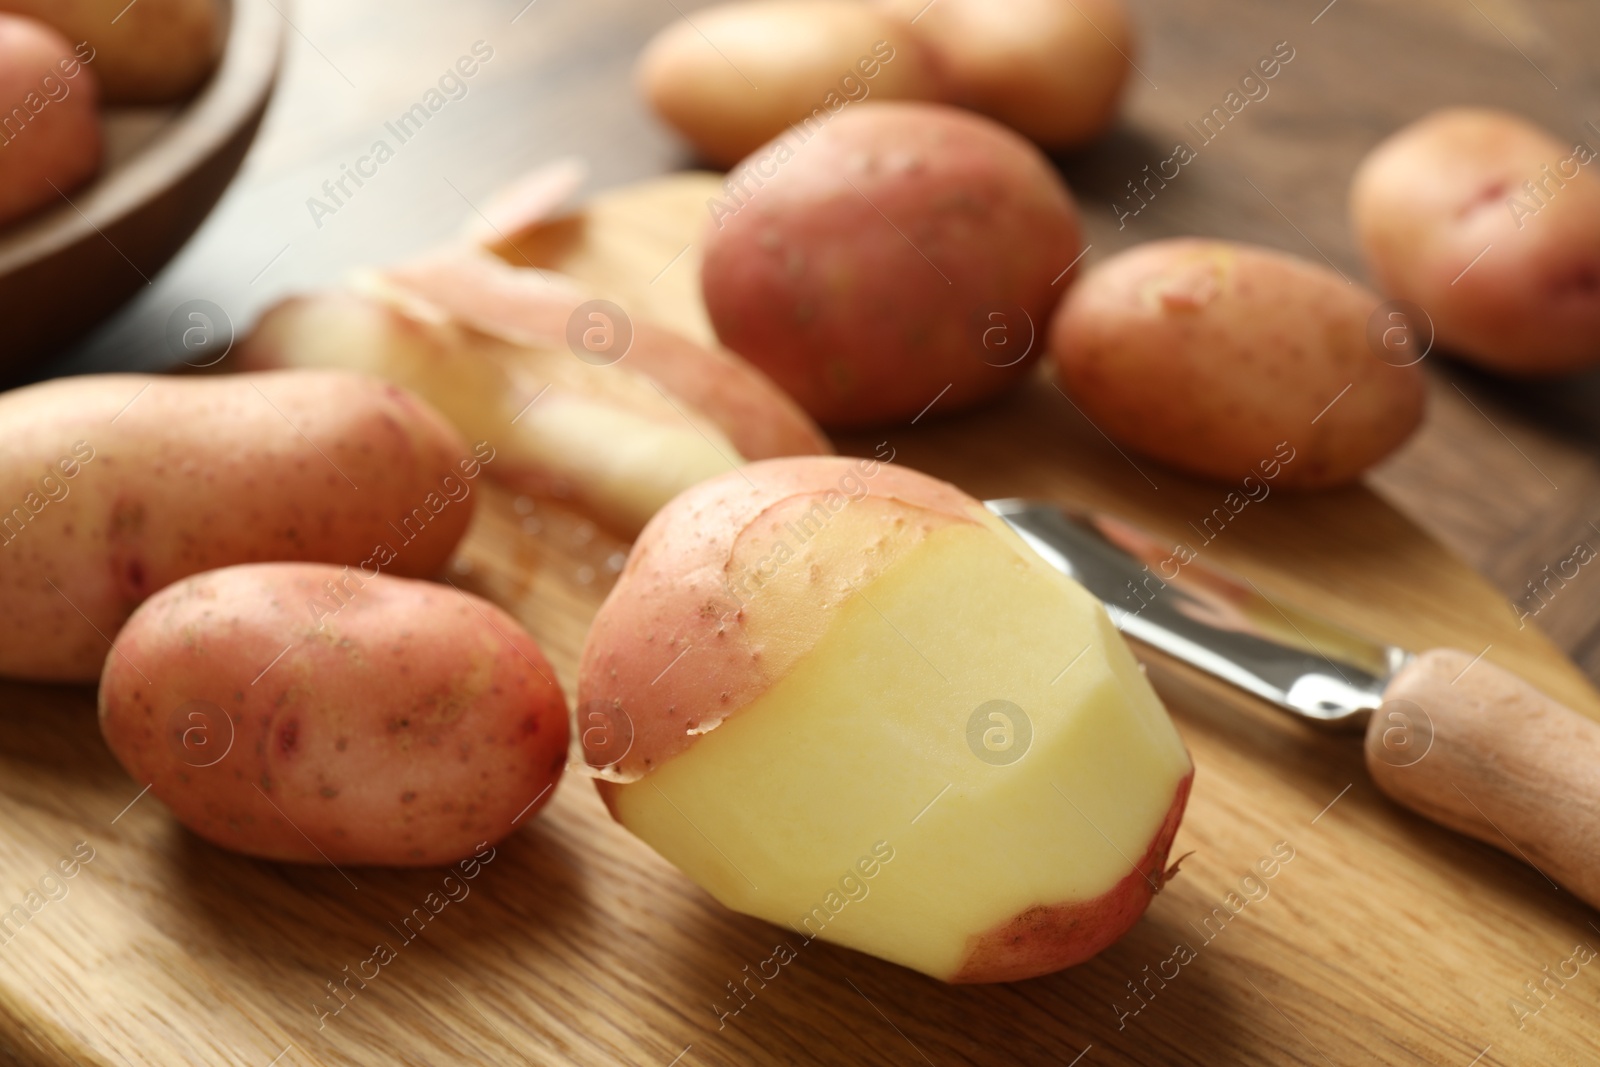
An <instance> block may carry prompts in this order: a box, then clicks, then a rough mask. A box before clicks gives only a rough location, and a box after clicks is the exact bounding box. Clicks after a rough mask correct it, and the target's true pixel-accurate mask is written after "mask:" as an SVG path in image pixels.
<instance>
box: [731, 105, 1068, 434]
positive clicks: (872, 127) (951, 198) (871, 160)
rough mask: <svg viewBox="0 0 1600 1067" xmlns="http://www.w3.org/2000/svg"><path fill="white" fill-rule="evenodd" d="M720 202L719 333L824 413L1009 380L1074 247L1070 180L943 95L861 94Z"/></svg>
mask: <svg viewBox="0 0 1600 1067" xmlns="http://www.w3.org/2000/svg"><path fill="white" fill-rule="evenodd" d="M763 152H765V150H761V151H758V152H757V153H756V155H755V156H754V157H752V158H753V159H756V160H759V159H762V158H764V157H763ZM768 170H770V171H771V175H770V176H766V175H767V172H768ZM741 190H742V192H741ZM711 214H712V219H713V222H712V224H711V226H710V228H709V230H708V235H707V246H706V252H705V264H704V270H703V278H702V286H703V290H704V295H705V301H706V308H707V310H708V311H709V312H710V315H711V321H712V324H713V325H714V326H715V328H716V331H717V336H718V338H719V339H720V340H721V341H722V343H723V344H725V345H727V346H728V347H729V348H731V349H733V350H734V351H735V352H737V353H739V354H740V355H742V356H744V357H745V358H746V359H748V360H750V361H751V362H752V363H754V364H755V365H756V366H757V367H759V368H761V369H762V370H764V371H765V372H766V373H767V374H768V376H769V377H771V378H772V379H773V380H774V381H775V382H777V383H778V384H779V385H780V386H782V387H783V388H784V389H785V390H787V391H788V392H789V394H790V395H791V396H793V397H794V398H795V399H796V400H797V401H799V403H800V406H801V407H803V408H805V409H806V411H808V412H810V414H811V415H812V416H813V417H814V418H816V419H817V420H818V421H819V422H820V423H822V424H823V425H824V426H845V427H850V426H863V425H871V424H885V423H894V422H903V421H906V420H909V419H912V418H914V417H916V416H917V415H918V413H919V412H921V411H923V410H924V409H925V408H927V407H928V406H929V405H930V404H932V403H933V401H934V400H935V399H936V398H937V399H938V408H937V411H938V412H939V413H947V412H952V411H957V410H960V409H962V408H964V407H969V406H971V405H973V404H975V403H978V402H980V401H982V400H985V399H987V398H989V397H992V396H994V395H996V394H997V393H999V392H1001V391H1003V390H1005V389H1007V388H1009V387H1010V386H1012V385H1014V384H1015V383H1016V382H1017V381H1019V380H1020V379H1021V378H1022V377H1023V376H1024V375H1025V374H1026V373H1027V371H1028V368H1029V366H1030V365H1031V364H1032V362H1033V361H1034V360H1035V359H1037V358H1038V356H1039V355H1040V353H1041V352H1042V351H1043V349H1044V344H1043V337H1042V334H1043V332H1044V330H1045V327H1046V325H1047V323H1048V321H1049V316H1050V313H1051V310H1052V309H1053V308H1054V306H1055V304H1056V302H1057V300H1058V299H1059V298H1060V296H1061V293H1062V290H1063V289H1064V288H1065V287H1066V285H1067V284H1069V280H1068V279H1067V278H1066V277H1065V272H1066V271H1067V268H1068V267H1069V266H1071V265H1072V263H1073V261H1074V260H1075V259H1076V258H1077V256H1078V250H1079V229H1078V216H1077V209H1076V208H1075V206H1074V204H1073V200H1072V195H1071V193H1069V192H1068V191H1067V187H1066V186H1065V185H1064V184H1063V183H1062V181H1061V179H1060V177H1059V176H1058V175H1057V174H1056V172H1055V170H1054V169H1053V168H1052V167H1051V166H1050V163H1049V161H1048V160H1047V159H1045V157H1044V156H1043V155H1042V154H1041V153H1040V152H1039V150H1038V149H1037V148H1035V147H1034V146H1033V145H1031V144H1029V143H1028V142H1027V141H1025V140H1023V139H1022V138H1021V137H1019V136H1017V135H1016V134H1015V133H1012V132H1011V131H1010V130H1007V129H1006V128H1004V127H1003V126H1000V125H998V124H996V123H994V122H992V121H990V120H988V119H985V118H983V117H981V116H979V115H974V114H972V113H971V112H967V111H962V110H959V109H957V108H949V107H943V106H940V105H936V104H904V103H902V104H870V103H869V104H863V105H861V106H859V107H854V108H851V109H849V110H847V111H845V112H844V113H842V114H841V115H840V116H839V117H838V118H836V119H835V120H834V121H833V122H832V123H831V124H830V125H828V126H827V127H826V128H825V129H823V130H822V131H821V132H820V133H819V134H817V135H816V136H815V137H814V138H813V139H812V140H811V141H810V142H809V143H807V144H805V145H804V146H803V147H802V148H800V149H799V150H798V151H795V152H793V153H791V154H790V156H789V157H781V158H780V159H779V161H778V164H777V166H776V168H775V169H773V168H767V169H766V170H763V169H761V168H760V167H757V166H753V165H752V166H745V167H740V168H735V170H734V172H733V174H732V175H730V178H729V183H728V196H727V199H726V200H724V201H719V202H717V203H714V204H713V205H712V208H711ZM947 387H948V389H947Z"/></svg>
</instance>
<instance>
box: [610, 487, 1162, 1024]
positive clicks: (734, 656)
mask: <svg viewBox="0 0 1600 1067" xmlns="http://www.w3.org/2000/svg"><path fill="white" fill-rule="evenodd" d="M1074 657H1077V658H1076V659H1074ZM578 701H579V715H580V721H581V722H583V723H584V724H586V729H585V731H584V735H583V740H584V745H585V754H586V757H587V758H588V759H589V761H590V763H591V764H592V765H594V766H598V767H601V768H602V774H603V778H602V780H601V781H600V782H599V783H598V784H599V787H600V792H601V795H602V796H603V797H604V799H605V801H606V804H607V805H608V807H609V808H610V810H611V812H612V814H613V815H614V816H615V817H616V818H617V820H618V821H620V822H621V823H622V824H623V825H624V826H626V827H628V829H629V830H631V831H632V832H633V833H635V834H637V835H638V836H639V837H641V838H642V839H643V840H644V841H645V842H646V843H648V844H649V845H650V846H651V847H652V848H654V849H655V850H656V851H657V852H659V853H660V854H661V855H662V856H664V857H665V858H666V859H668V860H670V861H671V862H672V863H674V864H676V865H677V866H678V867H679V868H681V869H682V870H683V871H684V873H686V874H687V875H688V876H689V877H690V878H692V879H693V880H694V881H695V882H696V883H698V884H699V885H701V886H702V887H704V888H705V889H706V890H707V891H709V892H710V893H711V894H712V895H713V896H715V897H716V898H717V899H718V900H720V901H722V902H723V903H724V904H726V905H727V906H728V907H730V908H733V909H735V910H737V911H741V912H744V913H746V914H749V915H755V916H758V917H760V918H764V919H767V920H769V921H771V922H773V923H777V924H780V925H784V926H785V927H786V928H787V929H786V934H787V933H788V932H792V933H794V934H798V935H799V936H800V937H802V938H805V939H806V940H807V941H809V940H811V939H812V938H816V937H821V938H822V939H823V940H827V941H833V942H837V943H839V944H843V945H848V946H850V947H852V948H856V949H859V950H861V951H863V952H869V953H872V954H873V955H876V956H880V957H882V958H884V959H888V960H893V961H895V962H897V963H900V964H903V965H905V966H907V967H912V968H915V969H917V970H919V971H922V972H924V973H926V974H929V975H932V976H933V977H935V978H940V979H943V980H946V981H963V982H988V981H1005V980H1011V979H1017V978H1025V977H1030V976H1033V975H1038V974H1044V973H1047V972H1049V971H1054V970H1058V969H1060V968H1062V967H1065V966H1070V965H1072V964H1074V963H1078V962H1081V961H1082V960H1085V959H1087V958H1089V957H1090V956H1092V955H1094V954H1095V953H1096V952H1099V951H1100V950H1101V949H1103V948H1105V947H1106V946H1107V945H1109V944H1111V943H1112V942H1113V941H1115V940H1116V939H1117V938H1118V937H1120V936H1121V935H1122V934H1123V933H1125V932H1126V931H1127V930H1128V929H1129V928H1130V927H1131V926H1132V925H1133V924H1134V923H1135V922H1137V921H1138V918H1139V916H1140V915H1141V914H1142V913H1143V911H1144V909H1145V906H1146V905H1147V904H1148V903H1149V900H1150V896H1151V892H1152V889H1153V888H1154V887H1155V886H1158V885H1160V884H1161V880H1162V879H1163V876H1164V871H1165V869H1166V857H1167V853H1168V849H1169V848H1170V847H1171V845H1172V840H1173V836H1174V834H1175V833H1176V831H1177V827H1178V822H1179V819H1180V818H1181V816H1182V812H1183V807H1184V802H1185V799H1186V798H1187V796H1188V791H1189V783H1190V780H1191V778H1192V775H1193V765H1192V763H1191V762H1190V760H1189V756H1188V753H1187V752H1186V751H1185V749H1184V746H1183V743H1182V741H1181V740H1180V739H1179V737H1178V734H1177V732H1176V730H1174V728H1173V726H1172V723H1171V721H1170V720H1169V719H1168V718H1167V715H1166V712H1165V710H1164V709H1163V708H1162V706H1161V704H1160V702H1159V701H1158V700H1157V698H1156V695H1155V693H1154V692H1153V691H1152V690H1151V688H1150V686H1149V684H1148V683H1147V682H1146V681H1145V678H1144V676H1143V674H1142V673H1141V671H1140V669H1139V666H1138V664H1137V663H1136V661H1135V660H1134V658H1133V656H1132V654H1131V653H1130V652H1129V650H1128V647H1127V645H1126V644H1124V643H1123V640H1122V638H1121V636H1120V635H1119V634H1118V633H1117V631H1116V628H1115V627H1114V626H1113V625H1112V624H1111V621H1110V619H1109V617H1108V616H1107V614H1106V611H1105V609H1104V608H1103V607H1102V606H1101V605H1100V603H1099V602H1098V601H1096V600H1095V599H1094V598H1093V597H1092V596H1091V595H1090V594H1089V593H1088V592H1087V591H1086V590H1084V589H1083V588H1082V587H1080V586H1078V585H1077V584H1076V583H1074V582H1072V581H1071V580H1070V579H1068V578H1066V577H1065V576H1063V575H1062V574H1061V573H1060V572H1059V571H1057V570H1055V569H1054V568H1053V567H1051V566H1050V565H1049V564H1047V563H1045V562H1044V561H1043V560H1042V559H1040V558H1039V557H1038V556H1037V555H1035V554H1034V552H1033V551H1032V550H1031V549H1029V548H1028V547H1027V546H1026V545H1025V544H1024V543H1023V542H1022V541H1021V540H1020V539H1019V538H1018V537H1017V536H1016V535H1015V534H1014V533H1012V532H1011V530H1010V529H1009V528H1008V527H1007V526H1006V525H1005V524H1004V523H1003V522H1001V521H1000V520H999V519H997V518H995V517H994V516H992V515H990V514H989V513H988V512H987V511H986V510H985V509H984V508H983V506H982V505H981V504H979V503H978V502H977V501H976V500H973V499H971V498H970V497H968V496H966V495H965V494H963V493H962V492H960V491H959V490H957V489H956V488H954V487H953V486H950V485H946V484H945V483H943V482H939V481H936V480H934V479H932V478H929V477H927V476H925V475H921V474H918V473H916V472H914V471H911V470H908V469H905V468H902V467H895V466H892V465H889V464H885V463H880V462H877V461H876V460H852V459H844V458H831V457H829V458H822V457H810V458H797V459H779V460H768V461H766V462H762V463H754V464H751V465H749V466H747V467H745V468H744V469H743V470H742V471H740V472H737V473H731V474H727V475H723V476H720V477H718V478H716V479H714V480H712V481H709V482H706V483H704V484H702V485H699V486H696V487H695V488H693V489H691V490H689V491H688V492H686V493H684V494H683V495H682V496H680V497H678V498H677V499H676V500H674V501H673V502H672V503H671V504H669V505H668V506H667V507H666V508H665V509H664V510H663V511H661V512H660V513H659V514H658V515H657V516H656V517H655V519H653V520H652V521H651V523H650V525H649V526H648V527H647V528H646V529H645V531H644V533H643V534H642V535H641V537H640V538H639V541H638V543H637V544H636V545H635V546H634V550H633V553H632V555H631V556H630V558H629V560H628V564H627V566H626V568H625V569H624V570H623V573H622V575H621V577H620V579H619V580H618V583H617V585H616V587H615V588H614V589H613V591H612V593H611V595H610V596H609V597H608V598H607V600H606V602H605V604H604V605H603V606H602V607H601V609H600V613H599V615H598V616H597V617H596V619H595V622H594V626H593V628H592V629H591V630H590V632H589V636H588V640H587V641H586V643H585V645H584V650H583V657H582V661H581V664H580V667H579V678H578ZM1074 809H1076V810H1074ZM1102 835H1103V836H1102ZM713 842H714V844H713ZM1135 865H1136V866H1137V869H1135ZM996 871H1003V872H1005V877H996V876H995V872H996ZM735 1008H736V1005H735V1004H733V1003H731V1002H730V1004H729V1005H728V1008H727V1009H726V1010H729V1011H731V1010H733V1009H735ZM721 1010H724V1009H719V1012H720V1011H721Z"/></svg>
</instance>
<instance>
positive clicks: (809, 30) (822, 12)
mask: <svg viewBox="0 0 1600 1067" xmlns="http://www.w3.org/2000/svg"><path fill="white" fill-rule="evenodd" d="M637 79H638V82H639V86H640V89H641V90H642V91H643V93H644V96H645V99H646V100H648V101H649V103H650V106H651V107H652V108H654V109H655V111H656V113H657V114H659V115H660V116H661V117H662V119H664V120H665V121H666V122H667V123H668V124H669V125H671V126H672V127H673V128H674V129H676V130H677V131H678V132H679V133H681V134H683V136H684V137H685V138H687V139H688V140H689V142H690V143H691V144H693V145H694V146H695V148H697V149H698V150H699V152H700V154H701V155H702V156H704V157H705V158H706V159H707V160H709V161H710V162H712V163H715V164H717V165H719V166H724V167H726V166H728V165H730V164H732V163H734V162H736V161H738V160H740V159H742V158H744V157H745V156H746V155H748V154H749V153H751V152H752V151H754V150H755V149H756V148H757V147H759V146H760V145H763V144H765V143H766V142H768V141H770V140H772V139H773V138H774V137H777V136H779V135H780V134H782V133H783V132H784V131H785V130H786V129H788V128H789V127H790V126H793V125H796V124H803V126H802V129H805V128H811V127H821V126H825V125H827V124H828V122H830V121H831V120H832V119H833V117H834V116H835V115H837V114H839V113H840V112H841V111H843V110H846V109H849V108H851V107H856V106H858V105H859V104H860V103H861V101H863V100H868V99H873V100H933V99H937V98H938V97H939V96H941V95H942V89H941V87H940V82H939V79H938V73H937V71H936V69H935V66H934V61H933V58H932V56H931V55H930V54H929V52H928V50H927V49H926V48H925V47H924V46H923V44H922V42H921V41H920V40H918V38H917V36H916V34H914V33H913V32H912V28H911V26H910V23H909V21H908V20H907V19H904V18H900V17H898V16H896V15H892V14H889V13H887V12H884V11H878V10H874V9H873V8H871V7H869V6H867V5H865V4H861V3H854V2H851V0H747V2H741V3H731V4H722V5H719V6H717V7H712V8H704V9H702V10H699V11H696V12H695V13H694V15H693V17H692V19H684V20H681V21H679V22H675V23H673V24H672V25H671V26H668V27H667V28H666V29H664V30H662V31H661V32H660V33H659V34H657V35H656V37H655V39H654V40H652V41H651V42H650V44H649V46H648V47H647V48H646V49H645V51H644V54H643V55H642V56H640V58H639V66H638V72H637Z"/></svg>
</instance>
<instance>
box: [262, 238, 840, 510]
mask: <svg viewBox="0 0 1600 1067" xmlns="http://www.w3.org/2000/svg"><path fill="white" fill-rule="evenodd" d="M584 306H585V304H584V301H583V297H582V296H581V295H575V294H574V293H573V292H568V291H566V290H564V289H562V288H560V287H558V286H554V285H552V284H550V283H549V282H548V281H546V280H545V278H544V276H541V275H539V274H535V273H534V272H533V271H528V270H518V269H515V268H512V267H509V266H507V265H505V264H504V263H502V262H500V261H499V260H497V259H494V258H493V257H492V256H490V255H488V254H487V253H482V252H480V253H476V254H461V253H454V254H447V255H445V256H442V257H438V258H434V259H430V260H425V261H419V262H416V263H412V264H408V265H404V266H402V267H398V268H392V269H390V270H387V271H384V272H381V273H375V274H372V275H369V276H368V277H366V278H365V279H364V280H363V281H362V283H361V284H360V285H359V286H358V287H357V288H356V290H355V291H345V292H330V293H322V294H316V295H311V296H304V297H296V298H294V299H291V300H289V301H286V302H284V303H282V304H280V305H278V306H277V307H274V308H272V309H270V310H269V311H268V312H267V313H266V314H265V315H264V316H263V317H262V320H261V322H260V323H258V324H257V326H256V329H255V330H254V331H253V332H252V334H251V336H250V338H249V339H248V340H247V341H246V342H245V344H244V346H243V348H242V350H241V352H240V357H239V358H240V360H241V362H242V364H243V365H245V366H251V367H258V368H259V367H270V366H280V367H281V366H302V367H304V366H339V367H344V368H348V369H352V370H361V371H365V372H368V373H373V374H378V375H382V376H383V377H386V378H389V379H390V380H392V381H395V382H397V383H399V384H401V385H404V386H406V387H407V388H410V389H414V390H416V391H417V392H419V393H421V394H422V395H423V396H425V397H427V398H428V399H429V400H430V401H432V402H433V403H435V404H437V405H438V406H439V408H440V410H441V411H443V412H444V414H445V415H446V417H448V418H449V419H450V420H451V421H452V422H454V423H455V425H456V426H457V427H458V428H460V430H461V431H462V432H463V433H466V434H469V435H470V436H472V437H473V438H474V439H482V440H485V441H487V442H488V443H489V444H490V445H491V446H492V447H493V448H494V449H495V450H496V453H497V455H498V456H499V457H500V458H499V460H498V462H496V463H495V465H494V466H493V467H492V468H491V469H490V474H491V476H492V477H494V478H495V479H496V480H497V481H500V482H502V483H504V484H506V485H508V486H511V487H513V488H515V489H517V490H518V491H521V492H526V493H535V494H540V495H546V496H554V497H561V498H569V499H571V500H573V501H574V502H575V503H577V504H578V505H579V506H580V507H581V508H583V509H584V510H586V511H588V512H589V513H590V514H591V515H593V516H594V517H595V518H596V519H597V520H598V521H600V522H601V523H603V524H604V525H606V526H607V527H608V528H610V529H612V530H614V531H616V532H617V533H619V534H621V535H622V536H624V537H628V538H632V537H633V536H634V535H635V534H637V533H638V532H639V530H640V529H641V528H642V527H643V526H644V524H645V522H646V521H647V520H648V519H649V518H650V516H651V515H653V514H655V512H656V510H657V509H658V508H660V507H661V505H663V504H665V503H666V502H667V501H668V500H670V499H672V497H674V496H675V495H677V494H678V492H680V491H681V490H683V489H686V488H688V487H689V486H691V485H693V484H695V483H696V482H699V481H702V480H704V479H706V478H709V477H711V476H713V475H716V474H721V473H722V472H723V471H725V470H727V469H729V467H730V466H732V465H736V464H738V463H742V462H743V461H744V460H746V459H759V458H766V457H769V456H777V455H789V454H806V453H813V452H826V451H828V450H829V448H828V443H827V440H826V438H824V437H823V436H822V435H821V433H820V432H819V431H818V430H817V428H816V427H815V425H813V424H812V423H811V421H810V420H809V419H807V418H806V416H805V415H804V414H803V413H802V412H801V411H800V410H799V409H798V408H796V407H795V406H794V404H793V403H792V402H791V401H790V400H789V399H788V398H787V397H786V396H784V395H783V394H782V393H781V392H780V391H779V390H778V389H777V388H776V387H775V386H773V385H772V383H771V382H769V381H767V380H766V379H765V378H764V377H763V376H762V375H761V374H760V372H758V371H756V370H755V369H754V368H752V367H750V366H749V365H748V364H745V363H744V362H743V361H741V360H738V359H736V358H735V357H733V356H732V355H731V354H729V353H726V352H721V351H717V350H713V349H709V348H706V347H704V346H701V345H698V344H695V343H694V342H692V341H689V340H686V339H684V338H682V337H679V336H677V335H676V334H673V333H670V332H668V331H666V330H663V329H660V328H659V327H656V326H653V325H652V324H650V323H647V322H643V321H638V322H632V323H628V322H627V321H626V314H625V313H622V314H620V315H619V314H618V312H617V310H616V309H614V308H613V309H610V310H601V311H597V312H590V313H589V314H590V315H591V316H592V315H594V314H598V315H600V318H599V319H593V318H586V317H585V316H584V314H581V312H582V310H583V308H584ZM611 319H617V320H618V321H616V322H612V321H611ZM575 320H576V321H577V322H578V323H579V326H580V328H583V329H585V330H591V329H604V330H609V331H611V337H610V340H611V342H612V343H613V344H614V345H615V346H617V350H616V352H615V353H614V355H615V357H616V358H615V359H614V360H613V358H612V354H607V353H601V354H598V355H597V356H596V357H595V358H594V359H593V361H592V362H591V361H588V360H585V359H583V358H580V356H579V355H578V354H577V351H578V350H575V349H573V348H571V347H569V345H570V344H571V343H572V342H571V341H570V340H569V324H570V323H572V322H573V321H575ZM596 323H599V324H603V325H595V324H596ZM579 347H580V349H581V348H582V346H581V345H580V346H579Z"/></svg>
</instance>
